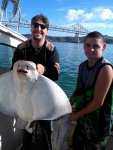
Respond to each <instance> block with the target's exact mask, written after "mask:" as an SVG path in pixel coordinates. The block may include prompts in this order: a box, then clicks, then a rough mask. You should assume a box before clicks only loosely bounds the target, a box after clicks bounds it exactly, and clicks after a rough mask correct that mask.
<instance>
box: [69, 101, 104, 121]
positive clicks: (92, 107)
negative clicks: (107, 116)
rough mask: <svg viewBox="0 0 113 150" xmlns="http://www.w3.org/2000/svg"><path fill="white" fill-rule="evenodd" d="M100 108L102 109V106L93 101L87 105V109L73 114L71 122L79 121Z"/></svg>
mask: <svg viewBox="0 0 113 150" xmlns="http://www.w3.org/2000/svg"><path fill="white" fill-rule="evenodd" d="M99 107H101V104H99V103H96V102H95V100H92V101H91V102H90V103H89V104H88V105H86V107H84V108H83V109H81V110H80V111H77V112H74V113H72V114H71V116H70V121H74V120H78V119H79V118H80V117H82V116H84V115H86V114H89V113H91V112H94V111H95V110H96V109H98V108H99Z"/></svg>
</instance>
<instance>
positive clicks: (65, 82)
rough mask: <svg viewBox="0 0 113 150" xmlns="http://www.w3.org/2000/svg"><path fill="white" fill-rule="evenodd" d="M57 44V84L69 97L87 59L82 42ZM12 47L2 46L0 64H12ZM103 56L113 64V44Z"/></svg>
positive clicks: (108, 46)
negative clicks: (58, 62) (58, 63)
mask: <svg viewBox="0 0 113 150" xmlns="http://www.w3.org/2000/svg"><path fill="white" fill-rule="evenodd" d="M53 44H55V45H56V47H57V50H58V52H59V56H60V69H61V73H60V77H59V80H58V81H57V84H58V85H59V86H60V87H61V88H62V89H63V90H64V92H65V93H66V94H67V96H68V97H70V96H71V94H72V93H73V91H74V89H75V87H76V79H77V72H78V66H79V64H80V63H81V62H82V61H83V60H85V59H86V57H85V55H84V51H83V44H81V43H59V42H53ZM12 56H13V53H12V49H11V48H8V49H6V51H3V48H2V47H1V46H0V65H2V66H11V60H12ZM103 56H104V57H105V58H106V59H107V60H109V61H110V62H111V63H112V64H113V45H112V44H111V45H110V44H107V48H106V50H105V51H104V52H103Z"/></svg>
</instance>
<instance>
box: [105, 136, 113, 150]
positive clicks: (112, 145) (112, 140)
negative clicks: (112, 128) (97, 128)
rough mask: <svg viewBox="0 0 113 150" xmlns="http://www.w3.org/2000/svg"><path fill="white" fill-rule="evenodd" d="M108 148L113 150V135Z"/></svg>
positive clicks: (107, 149)
mask: <svg viewBox="0 0 113 150" xmlns="http://www.w3.org/2000/svg"><path fill="white" fill-rule="evenodd" d="M106 150H113V135H112V136H110V137H109V140H108V143H107V147H106Z"/></svg>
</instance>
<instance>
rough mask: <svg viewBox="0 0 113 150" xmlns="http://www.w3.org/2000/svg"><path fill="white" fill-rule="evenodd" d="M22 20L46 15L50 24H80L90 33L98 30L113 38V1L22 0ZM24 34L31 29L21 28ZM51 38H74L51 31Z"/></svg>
mask: <svg viewBox="0 0 113 150" xmlns="http://www.w3.org/2000/svg"><path fill="white" fill-rule="evenodd" d="M20 10H21V16H22V18H24V19H26V20H29V21H30V19H31V18H32V17H33V16H34V15H36V14H40V13H42V14H44V15H46V16H47V17H48V18H49V21H50V24H51V25H55V26H63V27H67V26H71V25H74V24H76V23H80V24H81V25H82V26H83V27H85V28H86V29H87V30H89V31H94V30H97V31H99V32H101V33H102V34H104V35H109V36H113V0H21V1H20ZM20 32H21V33H23V34H25V33H26V34H27V33H30V29H29V28H21V29H20ZM48 35H50V36H68V35H69V36H70V35H71V36H74V34H69V33H65V32H57V31H51V30H49V33H48Z"/></svg>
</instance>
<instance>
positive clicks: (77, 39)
mask: <svg viewBox="0 0 113 150" xmlns="http://www.w3.org/2000/svg"><path fill="white" fill-rule="evenodd" d="M79 42H80V40H79V33H75V43H79Z"/></svg>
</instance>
